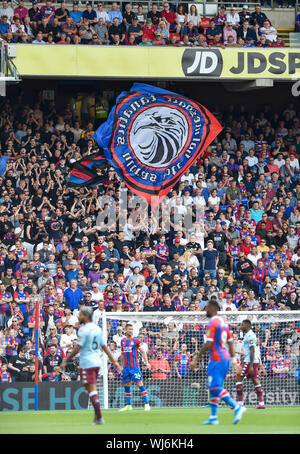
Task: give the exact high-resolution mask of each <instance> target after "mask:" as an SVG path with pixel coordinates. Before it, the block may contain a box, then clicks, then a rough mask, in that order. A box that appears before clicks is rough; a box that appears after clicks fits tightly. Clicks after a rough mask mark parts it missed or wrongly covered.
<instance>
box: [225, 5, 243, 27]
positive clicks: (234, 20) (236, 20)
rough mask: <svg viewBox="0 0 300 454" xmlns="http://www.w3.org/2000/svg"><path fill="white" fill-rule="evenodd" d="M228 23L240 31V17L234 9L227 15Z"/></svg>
mask: <svg viewBox="0 0 300 454" xmlns="http://www.w3.org/2000/svg"><path fill="white" fill-rule="evenodd" d="M228 23H230V24H232V28H233V29H238V27H239V25H240V16H239V14H238V13H237V12H236V9H235V8H233V7H232V8H231V9H230V13H227V14H226V24H228Z"/></svg>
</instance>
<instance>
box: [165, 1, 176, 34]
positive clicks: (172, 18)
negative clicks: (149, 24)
mask: <svg viewBox="0 0 300 454" xmlns="http://www.w3.org/2000/svg"><path fill="white" fill-rule="evenodd" d="M163 7H164V9H163V10H162V11H161V17H162V20H163V21H165V22H166V25H167V27H168V28H169V31H170V32H175V33H180V29H181V25H180V24H179V21H178V14H177V13H175V12H174V11H171V9H170V4H169V3H168V2H164V4H163Z"/></svg>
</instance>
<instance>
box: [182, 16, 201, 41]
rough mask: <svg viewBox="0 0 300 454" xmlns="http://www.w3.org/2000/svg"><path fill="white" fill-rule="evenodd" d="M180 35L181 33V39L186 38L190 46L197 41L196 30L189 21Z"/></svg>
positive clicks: (197, 34)
mask: <svg viewBox="0 0 300 454" xmlns="http://www.w3.org/2000/svg"><path fill="white" fill-rule="evenodd" d="M181 33H182V38H184V37H185V36H187V37H188V41H189V42H190V43H191V44H194V43H195V42H196V41H197V40H198V37H199V33H198V28H197V27H195V26H194V24H193V22H192V21H189V22H188V24H187V25H186V26H184V27H183V30H182V32H181Z"/></svg>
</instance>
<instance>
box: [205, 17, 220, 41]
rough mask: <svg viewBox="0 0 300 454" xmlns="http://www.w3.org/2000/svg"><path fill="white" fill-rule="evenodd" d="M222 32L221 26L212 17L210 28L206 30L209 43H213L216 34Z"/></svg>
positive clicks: (218, 34)
mask: <svg viewBox="0 0 300 454" xmlns="http://www.w3.org/2000/svg"><path fill="white" fill-rule="evenodd" d="M221 33H222V32H221V27H220V26H218V25H216V23H215V21H214V20H213V19H212V20H211V21H210V23H209V27H208V29H207V30H206V36H207V39H208V44H212V43H213V41H214V38H215V36H221Z"/></svg>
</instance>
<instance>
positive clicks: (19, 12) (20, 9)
mask: <svg viewBox="0 0 300 454" xmlns="http://www.w3.org/2000/svg"><path fill="white" fill-rule="evenodd" d="M27 15H28V9H27V8H25V7H24V1H23V0H19V4H18V6H17V8H15V9H14V16H16V17H18V18H19V19H20V20H23V19H24V17H25V16H27Z"/></svg>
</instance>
